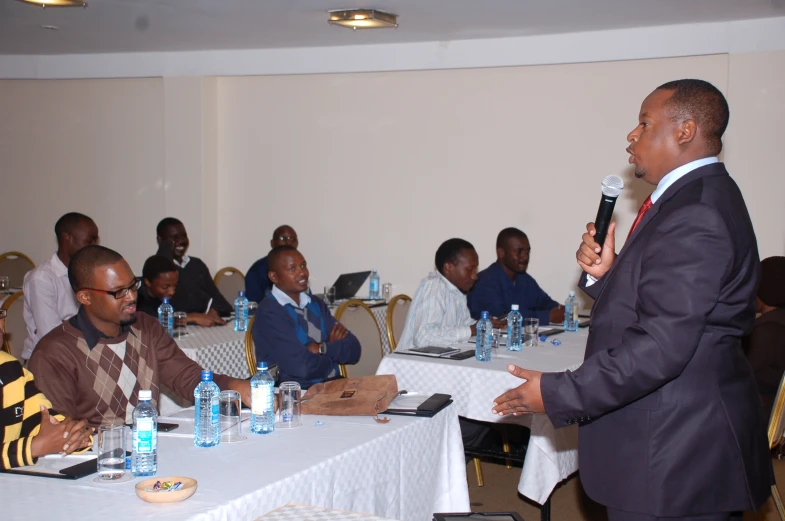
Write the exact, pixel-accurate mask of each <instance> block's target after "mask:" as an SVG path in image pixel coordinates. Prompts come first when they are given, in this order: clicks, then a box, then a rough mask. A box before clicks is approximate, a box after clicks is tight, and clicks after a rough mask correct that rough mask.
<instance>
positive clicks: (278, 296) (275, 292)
mask: <svg viewBox="0 0 785 521" xmlns="http://www.w3.org/2000/svg"><path fill="white" fill-rule="evenodd" d="M270 294H271V295H272V296H273V297H275V300H277V301H278V303H279V304H280V305H282V306H285V305H286V304H291V305H292V306H294V307H296V308H300V309H305V306H307V305H308V304H310V303H311V297H310V296H309V295H308V292H307V291H301V292H300V303H299V304H298V303H297V302H295V301H294V300H292V297H290V296H289V295H287V294H286V293H284V292H283V291H281V290H280V289H279V288H278V286H276V285H275V284H273V289H272V291H271V292H270Z"/></svg>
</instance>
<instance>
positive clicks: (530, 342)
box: [523, 318, 540, 347]
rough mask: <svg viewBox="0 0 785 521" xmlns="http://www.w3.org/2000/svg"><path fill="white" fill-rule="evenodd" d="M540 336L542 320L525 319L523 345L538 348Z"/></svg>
mask: <svg viewBox="0 0 785 521" xmlns="http://www.w3.org/2000/svg"><path fill="white" fill-rule="evenodd" d="M539 335H540V319H539V318H524V319H523V345H525V346H528V347H534V346H536V345H537V340H538V337H539Z"/></svg>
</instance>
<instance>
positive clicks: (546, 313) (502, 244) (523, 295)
mask: <svg viewBox="0 0 785 521" xmlns="http://www.w3.org/2000/svg"><path fill="white" fill-rule="evenodd" d="M530 254H531V246H530V245H529V238H528V237H527V236H526V234H525V233H523V232H522V231H521V230H519V229H517V228H505V229H504V230H502V231H500V232H499V235H498V236H497V237H496V262H494V263H493V264H491V265H490V266H489V267H488V268H486V269H484V270H483V271H481V272H480V273H479V274H478V279H477V282H476V283H475V284H474V287H473V288H472V291H471V292H470V293H469V311H470V312H471V315H472V317H473V318H480V314H481V313H482V312H483V311H487V312H488V313H490V314H491V316H493V317H501V316H505V315H506V314H507V313H509V311H510V306H512V305H513V304H518V306H519V307H520V311H521V315H523V317H524V318H526V317H533V318H539V319H540V325H548V323H549V322H556V323H561V322H564V306H561V305H559V303H558V302H556V301H555V300H553V299H552V298H551V297H549V296H548V294H547V293H545V292H544V291H543V290H542V289H541V288H540V286H539V285H537V282H536V281H535V280H534V279H533V278H532V276H531V275H529V274H528V273H526V269H527V268H528V267H529V255H530Z"/></svg>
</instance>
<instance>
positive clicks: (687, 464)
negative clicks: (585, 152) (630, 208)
mask: <svg viewBox="0 0 785 521" xmlns="http://www.w3.org/2000/svg"><path fill="white" fill-rule="evenodd" d="M728 114H729V111H728V105H727V102H726V101H725V98H724V96H723V95H722V93H720V92H719V91H718V90H717V89H716V88H715V87H714V86H713V85H711V84H710V83H707V82H704V81H701V80H678V81H673V82H670V83H666V84H664V85H662V86H660V87H658V88H657V89H656V90H655V91H654V92H652V93H651V94H650V95H649V96H648V97H647V98H646V99H645V100H644V102H643V104H642V106H641V111H640V115H639V123H638V126H637V127H635V129H634V130H633V131H632V132H631V133H630V134H629V135H628V136H627V140H628V141H629V143H630V146H629V148H628V149H627V151H628V152H629V154H630V163H632V164H634V165H635V176H636V177H637V178H642V179H643V180H645V181H646V182H648V183H649V184H652V185H656V187H657V188H656V189H655V190H654V192H653V193H652V195H651V197H650V199H647V201H646V202H645V203H644V205H643V207H642V208H641V212H639V214H638V218H637V219H636V221H635V224H634V225H633V229H632V230H631V234H630V235H629V237H628V238H627V240H626V241H625V243H624V247H623V248H622V250H621V251H620V252H619V254H618V256H617V255H616V253H615V249H614V242H615V241H614V239H615V234H614V232H615V225H613V224H612V225H611V227H610V229H609V232H608V237H607V239H606V241H605V244H604V246H603V247H600V246H599V245H598V244H597V243H596V242H595V241H594V234H595V229H594V225H593V224H589V225H588V226H587V232H586V233H585V234H584V235H583V242H582V244H581V246H580V248H579V250H578V252H577V259H578V264H579V265H580V266H581V268H582V269H583V270H584V274H583V275H582V276H581V281H580V286H581V287H582V288H583V289H584V291H585V292H586V293H587V294H589V295H590V296H591V297H593V298H594V299H595V303H594V308H593V310H592V323H591V327H590V329H589V338H588V342H587V345H586V356H585V360H584V363H583V365H582V366H581V367H580V368H579V369H577V370H575V371H566V372H564V373H546V374H543V373H538V372H535V371H528V370H526V369H522V368H519V367H516V366H512V365H511V366H510V367H509V370H510V372H511V373H512V374H514V375H516V376H519V377H521V378H524V379H526V382H525V383H524V384H522V385H521V386H519V387H517V388H515V389H513V390H511V391H508V392H507V393H505V394H503V395H501V396H499V397H498V398H497V399H496V401H495V402H494V406H493V411H494V412H495V413H497V414H501V415H504V414H515V415H518V414H523V413H529V412H533V413H541V412H545V413H546V414H547V415H548V417H549V418H550V420H551V421H552V422H553V424H554V426H555V427H563V426H565V425H570V424H578V425H579V426H580V430H579V432H580V435H579V449H578V454H579V462H580V468H581V482H582V484H583V486H584V488H585V489H586V492H587V493H588V495H589V496H590V497H592V498H593V499H595V500H596V501H598V502H599V503H602V504H604V505H606V506H607V507H608V519H609V521H638V520H640V521H643V520H647V521H652V520H657V519H661V518H665V517H667V518H668V519H671V518H675V519H685V520H701V521H727V520H731V519H739V520H740V519H741V513H740V511H742V510H750V509H755V510H756V509H757V508H759V507H760V506H761V504H762V503H763V502H764V501H765V500H766V499H767V498H768V496H769V493H770V487H771V485H772V483H773V472H772V467H771V460H770V456H769V453H768V444H767V440H766V424H765V420H764V415H763V408H762V405H761V401H760V398H759V397H758V395H757V393H756V388H755V381H754V379H753V375H752V370H751V369H750V366H749V364H748V363H747V361H746V360H745V357H744V353H743V352H742V348H741V336H742V335H743V334H744V333H745V332H746V331H749V330H750V328H751V326H752V324H753V322H754V320H755V293H756V286H757V284H758V278H759V269H758V265H759V262H758V249H757V244H756V240H755V233H754V231H753V229H752V224H751V222H750V217H749V214H748V212H747V208H746V206H745V204H744V199H743V198H742V195H741V192H740V191H739V188H738V187H737V186H736V183H735V182H734V181H733V180H732V179H731V178H730V176H729V175H728V173H727V171H726V170H725V166H724V165H723V164H722V163H719V162H717V159H716V156H717V155H718V154H719V153H720V151H721V149H722V141H721V138H722V134H723V133H724V131H725V128H726V127H727V123H728Z"/></svg>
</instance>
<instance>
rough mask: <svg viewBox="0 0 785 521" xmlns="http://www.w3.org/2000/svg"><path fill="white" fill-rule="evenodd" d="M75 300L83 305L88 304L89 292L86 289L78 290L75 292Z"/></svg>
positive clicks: (89, 301)
mask: <svg viewBox="0 0 785 521" xmlns="http://www.w3.org/2000/svg"><path fill="white" fill-rule="evenodd" d="M76 301H77V302H79V303H80V304H81V305H83V306H89V305H90V303H91V300H90V292H89V291H87V290H84V289H82V290H79V291H77V292H76Z"/></svg>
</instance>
